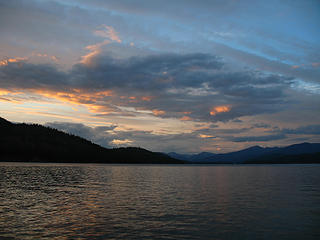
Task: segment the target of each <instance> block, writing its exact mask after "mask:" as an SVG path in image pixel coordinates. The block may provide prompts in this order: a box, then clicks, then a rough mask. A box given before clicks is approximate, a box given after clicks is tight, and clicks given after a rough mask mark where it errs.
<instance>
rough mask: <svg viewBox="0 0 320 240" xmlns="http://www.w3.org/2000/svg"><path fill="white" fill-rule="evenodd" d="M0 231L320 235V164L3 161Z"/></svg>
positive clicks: (95, 235) (74, 235) (34, 234)
mask: <svg viewBox="0 0 320 240" xmlns="http://www.w3.org/2000/svg"><path fill="white" fill-rule="evenodd" d="M0 184H1V185H0V239H59V240H60V239H241V240H243V239H268V240H269V239H320V165H281V166H280V165H258V166H254V165H252V166H155V165H150V166H141V165H139V166H138V165H124V166H119V165H77V164H69V165H68V164H65V165H58V164H25V163H0Z"/></svg>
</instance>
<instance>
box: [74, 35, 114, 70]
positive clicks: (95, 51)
mask: <svg viewBox="0 0 320 240" xmlns="http://www.w3.org/2000/svg"><path fill="white" fill-rule="evenodd" d="M109 43H110V41H109V40H104V41H103V42H101V43H97V44H94V45H89V46H86V49H87V50H89V51H90V52H89V53H88V54H87V55H84V56H82V57H81V61H80V62H81V63H83V64H86V65H90V64H91V63H92V61H91V60H92V58H94V57H96V56H98V55H99V54H100V53H101V47H103V46H105V45H107V44H109Z"/></svg>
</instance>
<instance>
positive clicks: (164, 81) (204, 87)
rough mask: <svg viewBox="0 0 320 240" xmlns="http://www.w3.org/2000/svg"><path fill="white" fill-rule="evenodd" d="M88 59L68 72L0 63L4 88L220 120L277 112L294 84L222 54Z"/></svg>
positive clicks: (92, 106) (93, 105)
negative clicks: (232, 64)
mask: <svg viewBox="0 0 320 240" xmlns="http://www.w3.org/2000/svg"><path fill="white" fill-rule="evenodd" d="M92 49H93V52H92V53H94V51H95V50H94V49H95V47H93V48H92ZM87 59H89V60H90V64H86V63H84V64H82V63H79V64H75V65H74V66H73V68H72V69H71V70H68V71H62V70H59V69H58V68H57V66H55V65H50V64H32V63H28V62H23V63H22V64H18V63H16V62H9V63H8V64H7V65H3V66H1V67H0V83H1V89H4V90H11V91H17V90H19V91H29V92H31V93H34V94H38V95H40V96H45V97H48V98H54V99H57V100H59V101H62V102H69V103H74V104H83V105H85V106H87V107H88V109H89V110H90V111H92V112H95V113H97V114H106V113H112V112H113V111H114V112H117V111H118V112H119V111H120V110H119V107H131V108H133V109H136V110H137V111H138V110H144V111H146V113H147V112H148V111H149V113H150V114H151V113H153V114H154V115H156V116H158V117H165V118H177V119H181V120H191V119H192V120H195V121H211V122H216V121H228V120H232V119H235V118H238V117H241V116H252V115H256V114H261V113H268V112H269V113H270V112H276V111H279V110H280V109H281V105H282V104H285V102H286V101H288V100H287V98H286V90H287V89H288V88H289V87H290V83H291V82H292V78H289V77H285V76H279V75H271V74H268V75H267V74H262V73H260V72H254V71H251V72H250V71H245V72H232V71H230V70H228V69H225V68H224V62H223V61H222V60H221V59H220V58H219V57H217V56H214V55H210V54H202V53H194V54H159V55H147V56H136V57H130V58H125V59H117V58H113V57H110V56H108V55H104V54H103V53H102V52H98V53H97V54H93V55H91V56H88V58H87ZM128 93H129V94H130V95H129V96H128ZM212 105H215V107H213V108H212ZM186 112H187V113H189V114H188V116H186V114H185V113H186Z"/></svg>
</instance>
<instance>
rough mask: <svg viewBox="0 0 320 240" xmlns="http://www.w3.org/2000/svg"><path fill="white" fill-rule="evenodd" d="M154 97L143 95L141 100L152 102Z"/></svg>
mask: <svg viewBox="0 0 320 240" xmlns="http://www.w3.org/2000/svg"><path fill="white" fill-rule="evenodd" d="M152 98H153V97H151V96H145V97H141V100H142V101H147V102H150V101H151V100H152Z"/></svg>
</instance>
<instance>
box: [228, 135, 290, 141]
mask: <svg viewBox="0 0 320 240" xmlns="http://www.w3.org/2000/svg"><path fill="white" fill-rule="evenodd" d="M285 138H287V136H286V135H285V134H273V135H263V136H243V137H228V138H227V139H228V140H230V141H232V142H269V141H275V140H282V139H285Z"/></svg>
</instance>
